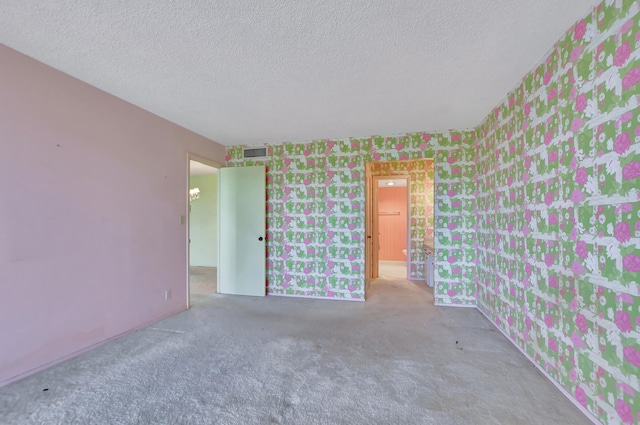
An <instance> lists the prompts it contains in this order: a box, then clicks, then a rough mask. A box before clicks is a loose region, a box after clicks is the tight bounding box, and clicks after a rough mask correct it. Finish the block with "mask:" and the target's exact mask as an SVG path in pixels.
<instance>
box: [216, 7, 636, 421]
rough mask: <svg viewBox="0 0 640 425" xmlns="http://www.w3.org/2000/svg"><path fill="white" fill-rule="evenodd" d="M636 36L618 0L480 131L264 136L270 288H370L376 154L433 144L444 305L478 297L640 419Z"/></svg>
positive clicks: (439, 299) (399, 155) (605, 409)
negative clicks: (367, 268) (367, 266)
mask: <svg viewBox="0 0 640 425" xmlns="http://www.w3.org/2000/svg"><path fill="white" fill-rule="evenodd" d="M639 47H640V2H638V1H631V0H606V1H604V2H603V3H601V4H600V5H598V6H597V7H595V8H594V10H593V12H592V13H591V14H590V15H589V16H587V17H586V18H585V19H583V20H580V21H579V22H578V23H576V24H575V25H574V26H573V27H572V28H571V29H570V30H569V31H568V32H567V33H566V34H565V35H564V36H563V37H562V38H561V39H560V40H559V41H558V42H557V43H556V45H555V46H553V49H552V50H551V51H550V53H549V54H548V56H547V57H546V58H545V59H544V60H543V61H542V63H541V64H540V65H539V66H538V67H537V68H536V69H534V70H533V71H532V72H531V73H529V74H528V75H526V76H525V77H524V79H523V80H522V82H521V83H520V84H519V85H518V86H517V88H515V89H514V90H513V91H512V92H511V93H509V94H508V95H507V96H506V98H505V100H504V101H503V102H502V104H500V105H499V106H498V107H497V108H496V109H495V110H494V111H492V113H491V114H490V115H489V116H488V117H487V118H486V119H485V121H484V122H483V123H482V124H481V125H479V126H478V127H477V128H476V129H475V130H473V131H463V132H455V131H452V132H448V133H444V134H429V133H412V134H406V135H401V136H393V137H378V136H375V137H368V138H363V139H344V140H319V141H313V142H310V143H284V144H282V145H270V146H268V151H269V153H268V155H269V157H268V159H267V160H266V161H264V163H265V165H267V167H268V173H267V176H268V186H267V187H268V189H267V190H268V197H269V200H268V214H267V215H268V218H267V221H268V223H267V225H268V227H269V229H268V231H269V240H268V245H267V246H268V259H267V267H268V280H269V281H268V291H269V293H272V294H286V295H300V296H313V297H329V298H344V299H362V298H363V297H364V290H365V285H364V164H365V163H366V162H369V161H389V160H415V159H420V158H434V167H435V182H434V188H435V200H434V209H435V211H434V221H435V226H434V229H433V231H434V233H435V244H436V276H435V278H436V286H435V289H434V294H435V299H436V303H437V304H443V305H456V304H457V305H477V307H478V308H479V309H480V310H481V311H482V312H483V313H484V314H485V315H487V317H489V318H490V320H492V321H493V322H494V323H495V324H496V326H498V327H499V328H500V329H502V330H503V331H504V332H505V334H507V335H508V336H509V338H510V339H511V340H512V341H513V342H514V343H515V344H516V345H518V346H519V347H521V348H522V349H523V350H524V351H525V352H527V353H528V355H529V356H530V357H531V358H532V359H534V361H535V362H537V363H538V364H539V365H540V367H541V368H543V369H544V370H545V371H547V372H548V373H549V375H550V376H551V377H553V379H555V380H556V381H557V382H558V383H559V384H560V385H561V386H562V387H563V388H564V389H565V390H566V391H567V392H568V393H569V394H570V395H571V396H572V397H573V398H574V400H575V401H576V402H577V403H578V404H580V405H582V406H583V407H584V408H585V409H587V410H589V411H590V412H591V413H593V415H594V416H595V417H597V418H599V419H600V420H601V421H602V422H603V423H607V424H636V423H640V108H638V105H639V103H640V48H639ZM241 154H242V148H241V147H234V148H230V149H229V150H228V152H227V163H228V165H230V166H241V165H251V164H253V162H252V161H244V160H242V159H241ZM407 164H408V163H407ZM416 229H421V230H416V231H417V232H418V233H416V234H415V235H412V237H411V248H412V253H411V256H412V257H411V274H412V276H413V277H416V278H420V277H422V274H421V273H422V270H421V262H422V260H423V258H422V252H421V250H419V249H415V248H417V245H419V243H420V237H419V236H420V235H421V234H420V233H419V232H421V231H423V230H424V231H426V229H427V226H425V227H424V228H422V227H420V226H416ZM414 236H415V237H414Z"/></svg>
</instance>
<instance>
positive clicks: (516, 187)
mask: <svg viewBox="0 0 640 425" xmlns="http://www.w3.org/2000/svg"><path fill="white" fill-rule="evenodd" d="M639 20H640V15H639V14H638V2H633V1H607V2H605V3H603V4H601V5H599V6H598V7H597V8H596V9H595V11H594V12H593V14H591V15H589V16H587V17H586V18H585V19H583V20H581V21H579V22H578V23H577V24H576V25H575V26H574V27H573V28H571V30H570V31H568V32H567V33H566V35H565V36H564V37H563V38H562V39H560V40H559V41H558V42H557V44H556V45H555V46H554V48H553V50H552V51H551V52H550V54H549V55H548V56H547V57H546V59H545V60H544V61H543V63H542V64H541V65H539V66H538V67H537V68H536V69H535V70H533V71H532V72H531V73H530V74H529V75H527V76H526V77H525V78H524V79H523V81H522V83H521V84H520V85H519V86H518V87H517V88H516V89H515V90H514V91H513V92H511V93H510V94H509V95H508V96H507V98H506V99H505V101H504V102H503V103H502V104H501V105H499V106H498V107H497V108H496V109H495V110H494V111H493V113H492V114H491V115H490V116H489V117H488V118H487V120H486V121H485V122H484V123H483V124H482V125H481V126H479V127H478V129H477V139H476V141H475V145H474V147H475V149H476V150H477V152H478V157H477V160H476V161H477V165H478V174H477V175H476V176H474V178H473V181H474V182H475V185H476V186H477V188H478V189H477V192H475V195H476V196H477V199H478V206H477V211H476V213H477V215H478V217H479V220H478V223H477V248H478V251H479V259H478V289H479V294H478V301H477V303H478V307H479V308H480V310H481V311H483V312H484V313H485V314H486V315H487V316H488V317H490V318H491V319H492V320H493V321H495V323H496V325H497V326H499V327H500V328H501V329H502V330H503V331H504V332H505V333H506V334H507V335H509V338H511V339H512V340H513V341H514V342H515V343H516V344H517V345H518V346H520V347H522V348H523V349H524V350H525V351H526V352H527V353H528V354H529V356H531V357H532V358H533V359H534V361H535V362H537V363H538V364H539V365H540V366H541V367H542V368H543V369H544V370H546V371H547V372H548V373H549V374H550V375H551V376H552V377H553V378H554V379H555V380H556V381H558V382H559V383H560V384H561V385H562V387H564V388H565V389H566V390H567V392H568V393H570V394H571V395H572V396H573V397H574V398H575V400H576V401H577V402H578V403H579V404H581V405H582V406H584V407H585V408H586V409H588V410H589V411H590V412H592V413H593V414H594V415H595V416H596V417H597V418H599V419H600V420H601V421H602V422H604V423H607V424H637V423H640V393H639V392H640V382H639V380H638V377H639V376H640V346H639V341H640V315H639V310H640V298H639V295H640V294H639V282H640V273H639V272H640V178H639V177H640V143H639V140H640V109H639V108H638V107H637V106H638V94H639V93H640V84H638V82H639V81H640V60H639V58H640V51H639V50H638V46H639V43H640V32H639V31H638V28H639Z"/></svg>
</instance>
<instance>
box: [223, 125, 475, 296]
mask: <svg viewBox="0 0 640 425" xmlns="http://www.w3.org/2000/svg"><path fill="white" fill-rule="evenodd" d="M473 141H474V132H454V133H443V134H426V133H411V134H406V135H401V136H393V137H380V136H375V137H369V138H364V139H343V140H318V141H312V142H309V143H284V144H278V145H267V148H268V149H267V155H268V157H267V159H266V160H264V161H259V162H256V161H253V160H243V159H242V147H233V148H228V149H227V165H229V166H242V165H253V164H256V163H260V164H262V163H264V164H265V165H266V166H267V198H268V201H267V226H268V240H267V251H268V258H267V280H268V293H270V294H284V295H298V296H311V297H328V298H345V299H363V298H364V295H365V294H364V291H365V285H364V283H365V279H364V236H365V235H364V226H365V223H364V191H365V178H364V177H365V163H366V162H371V161H395V160H410V159H420V158H434V164H435V182H436V185H435V204H436V206H435V220H436V230H435V232H436V234H435V240H436V245H437V246H438V247H439V249H438V255H437V257H436V276H437V281H438V286H437V287H436V288H435V296H436V302H437V303H443V304H471V305H473V304H474V303H475V295H476V284H475V282H473V281H472V278H473V276H474V273H475V264H474V261H475V249H474V248H473V239H472V235H473V232H474V231H473V225H474V223H475V221H474V219H473V216H472V214H471V212H472V210H473V208H474V204H473V196H472V194H471V189H472V186H471V177H472V176H473V175H474V174H475V164H474V163H473V162H472V159H473V151H472V149H471V146H472V143H473ZM409 163H410V162H407V163H405V164H404V165H401V166H403V167H406V166H408V164H409ZM427 174H428V172H427ZM425 202H426V200H425ZM414 242H415V243H416V244H418V243H421V242H422V238H421V235H420V234H416V236H415V237H414V236H412V244H413V243H414ZM416 248H419V249H416ZM421 248H422V247H421V246H419V247H416V246H414V247H413V250H412V251H411V254H410V255H411V269H412V273H415V275H416V276H422V273H423V270H422V266H419V264H421V263H422V261H423V257H422V256H423V252H422V249H421Z"/></svg>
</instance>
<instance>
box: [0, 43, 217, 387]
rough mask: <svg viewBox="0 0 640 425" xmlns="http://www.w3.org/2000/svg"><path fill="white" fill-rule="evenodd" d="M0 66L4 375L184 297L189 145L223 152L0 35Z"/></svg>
mask: <svg viewBox="0 0 640 425" xmlns="http://www.w3.org/2000/svg"><path fill="white" fill-rule="evenodd" d="M0 70H1V72H0V194H1V196H2V197H1V201H0V289H1V292H0V385H2V384H6V383H8V382H10V381H12V380H15V379H17V378H19V377H22V376H25V375H26V374H29V373H31V372H33V371H35V370H37V369H39V368H42V367H43V366H45V365H48V364H51V363H54V362H56V361H59V360H60V359H62V358H65V357H68V356H70V355H73V354H74V353H77V352H79V351H82V350H85V349H87V348H88V347H90V346H92V345H95V344H98V343H100V342H103V341H105V340H107V339H110V338H112V337H114V336H117V335H119V334H122V333H125V332H127V331H130V330H133V329H136V328H139V327H141V326H143V325H145V324H148V323H151V322H154V321H156V320H158V319H160V318H162V317H165V316H168V315H171V314H174V313H177V312H179V311H181V310H183V309H185V307H186V274H187V270H186V262H187V260H186V248H185V245H186V243H185V242H186V232H187V229H186V225H181V224H180V215H183V214H186V207H187V203H186V190H187V189H186V188H187V152H190V153H193V154H197V155H200V156H202V157H205V158H209V159H211V160H213V161H217V162H220V163H223V162H224V157H225V150H224V147H222V146H221V145H219V144H217V143H214V142H212V141H210V140H208V139H205V138H203V137H201V136H198V135H196V134H194V133H192V132H189V131H188V130H186V129H184V128H182V127H179V126H177V125H175V124H173V123H170V122H168V121H166V120H164V119H162V118H159V117H158V116H155V115H153V114H151V113H149V112H147V111H144V110H142V109H140V108H137V107H135V106H133V105H131V104H129V103H127V102H125V101H123V100H120V99H118V98H115V97H113V96H111V95H109V94H107V93H104V92H102V91H100V90H98V89H96V88H94V87H92V86H89V85H87V84H85V83H82V82H80V81H79V80H76V79H74V78H72V77H70V76H68V75H66V74H63V73H61V72H59V71H56V70H54V69H52V68H49V67H47V66H46V65H44V64H42V63H39V62H36V61H35V60H33V59H30V58H28V57H26V56H24V55H22V54H20V53H18V52H16V51H13V50H11V49H9V48H8V47H6V46H4V45H0ZM167 289H171V291H172V298H171V299H170V300H169V301H165V299H164V291H165V290H167Z"/></svg>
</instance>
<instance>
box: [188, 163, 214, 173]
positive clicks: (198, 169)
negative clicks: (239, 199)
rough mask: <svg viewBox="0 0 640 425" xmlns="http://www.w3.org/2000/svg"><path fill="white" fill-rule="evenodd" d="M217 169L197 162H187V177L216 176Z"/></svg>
mask: <svg viewBox="0 0 640 425" xmlns="http://www.w3.org/2000/svg"><path fill="white" fill-rule="evenodd" d="M217 172H218V169H217V168H215V167H210V166H208V165H205V164H203V163H201V162H198V161H193V160H191V161H189V175H192V176H206V175H208V174H216V173H217Z"/></svg>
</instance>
